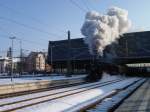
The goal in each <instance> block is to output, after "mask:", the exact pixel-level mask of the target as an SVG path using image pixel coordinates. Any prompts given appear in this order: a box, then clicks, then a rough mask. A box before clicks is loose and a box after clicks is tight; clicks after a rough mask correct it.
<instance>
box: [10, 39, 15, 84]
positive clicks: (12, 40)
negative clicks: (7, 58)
mask: <svg viewBox="0 0 150 112" xmlns="http://www.w3.org/2000/svg"><path fill="white" fill-rule="evenodd" d="M9 39H11V42H12V43H11V45H12V46H11V47H12V48H11V82H12V81H13V44H14V39H16V37H9Z"/></svg>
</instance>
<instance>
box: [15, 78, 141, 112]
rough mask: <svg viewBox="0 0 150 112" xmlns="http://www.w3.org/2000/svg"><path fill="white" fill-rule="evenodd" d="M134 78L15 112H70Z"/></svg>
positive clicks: (121, 86) (132, 80) (134, 79)
mask: <svg viewBox="0 0 150 112" xmlns="http://www.w3.org/2000/svg"><path fill="white" fill-rule="evenodd" d="M136 80H138V78H127V79H126V80H123V81H121V82H117V83H114V84H111V85H107V86H103V87H99V88H96V89H92V90H89V91H86V92H82V93H78V94H75V95H71V96H67V97H64V98H60V99H57V100H53V101H48V102H46V103H41V104H37V105H34V106H31V107H27V108H24V109H22V110H18V111H17V112H62V111H67V112H71V111H72V110H74V109H75V108H76V107H78V106H81V105H82V104H85V103H88V102H89V101H91V100H93V99H97V98H103V97H104V96H105V95H106V94H109V93H111V92H112V91H115V90H116V89H121V88H124V87H126V86H127V85H130V84H131V83H133V82H134V81H136Z"/></svg>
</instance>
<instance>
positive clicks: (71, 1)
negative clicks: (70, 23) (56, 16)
mask: <svg viewBox="0 0 150 112" xmlns="http://www.w3.org/2000/svg"><path fill="white" fill-rule="evenodd" d="M69 1H70V3H72V4H73V5H74V6H76V7H77V8H78V9H80V10H81V11H83V12H87V10H86V9H84V8H83V7H81V6H80V5H79V4H78V3H77V2H75V1H74V0H69Z"/></svg>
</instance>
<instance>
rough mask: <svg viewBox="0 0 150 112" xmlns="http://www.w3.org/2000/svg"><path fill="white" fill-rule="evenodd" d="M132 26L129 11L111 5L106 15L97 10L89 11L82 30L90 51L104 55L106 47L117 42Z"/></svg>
mask: <svg viewBox="0 0 150 112" xmlns="http://www.w3.org/2000/svg"><path fill="white" fill-rule="evenodd" d="M130 27H131V21H130V20H129V19H128V11H127V10H125V9H121V8H118V7H111V8H110V9H108V12H107V14H106V15H103V14H100V13H98V12H96V11H90V12H87V14H86V16H85V22H84V24H83V26H82V28H81V32H82V34H83V35H84V36H85V43H87V44H88V46H89V50H90V53H91V54H98V55H101V56H103V50H104V49H105V47H106V46H107V45H110V44H111V43H113V42H115V41H116V40H117V39H118V38H120V35H122V34H123V33H125V32H127V31H128V30H129V28H130Z"/></svg>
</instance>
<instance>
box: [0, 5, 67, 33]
mask: <svg viewBox="0 0 150 112" xmlns="http://www.w3.org/2000/svg"><path fill="white" fill-rule="evenodd" d="M0 7H4V8H5V9H7V10H9V11H11V12H13V13H15V14H17V15H21V16H24V17H26V18H28V19H30V20H32V21H34V22H36V23H38V24H41V25H43V26H49V25H48V24H46V23H45V22H43V21H41V20H39V19H37V18H35V17H33V16H31V15H28V14H26V13H24V12H22V11H21V10H19V11H18V10H15V9H14V8H12V7H8V6H6V5H5V4H2V3H0ZM57 30H59V31H60V32H63V33H64V31H63V30H60V29H58V28H57ZM53 34H54V33H53ZM56 35H57V34H56Z"/></svg>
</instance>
